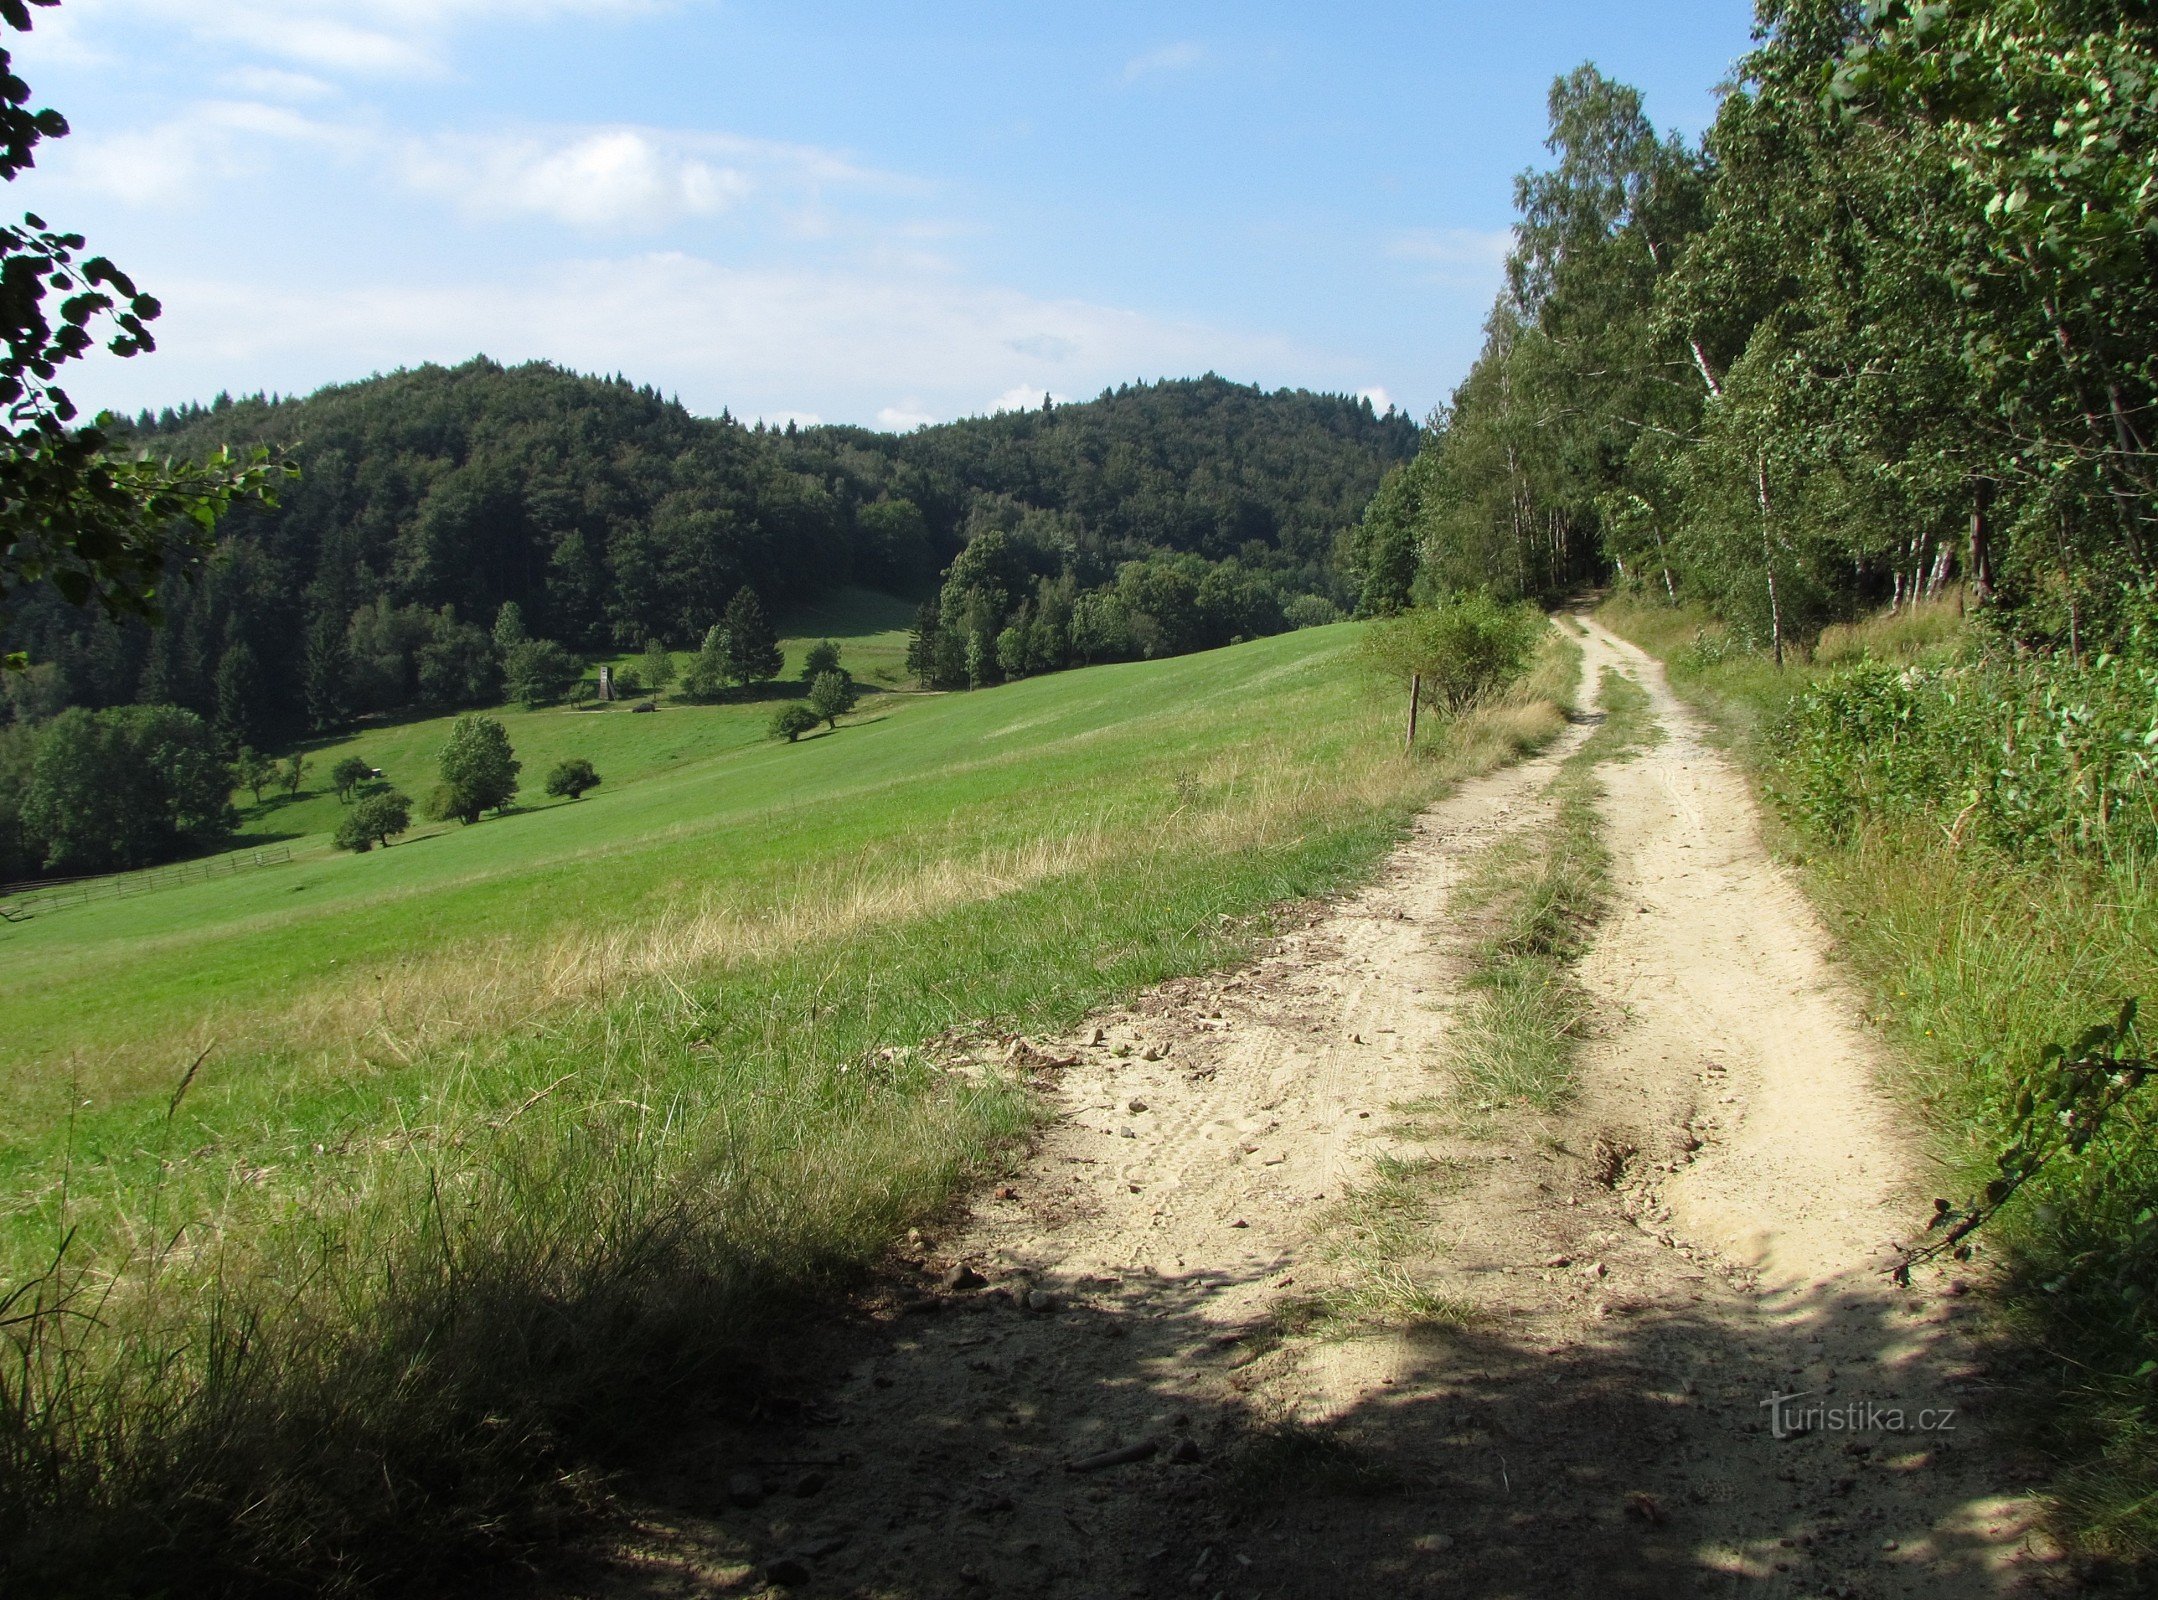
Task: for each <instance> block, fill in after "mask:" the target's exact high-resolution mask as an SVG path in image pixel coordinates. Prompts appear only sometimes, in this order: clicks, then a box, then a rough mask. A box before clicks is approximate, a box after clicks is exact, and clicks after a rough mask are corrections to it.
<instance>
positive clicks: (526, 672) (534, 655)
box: [502, 639, 584, 706]
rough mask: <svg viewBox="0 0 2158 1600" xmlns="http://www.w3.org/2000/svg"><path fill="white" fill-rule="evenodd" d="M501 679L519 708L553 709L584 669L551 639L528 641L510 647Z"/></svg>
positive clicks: (582, 673)
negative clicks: (542, 707) (547, 706)
mask: <svg viewBox="0 0 2158 1600" xmlns="http://www.w3.org/2000/svg"><path fill="white" fill-rule="evenodd" d="M502 676H503V686H504V687H505V688H506V689H507V690H508V691H509V695H510V698H511V699H513V700H515V701H516V702H517V703H518V704H519V705H522V706H542V705H552V704H553V703H554V702H555V701H557V700H560V699H561V698H562V697H563V696H564V695H566V694H568V693H569V692H570V690H571V689H572V688H574V687H575V686H576V683H577V680H578V679H579V678H581V677H583V676H584V665H583V663H581V662H580V661H578V659H577V658H576V657H575V656H573V655H571V654H570V653H569V652H568V651H567V650H565V649H563V648H562V647H561V646H560V645H558V644H556V643H555V642H554V641H553V640H552V639H527V640H525V641H524V642H523V643H522V644H517V645H512V646H511V647H510V652H509V655H508V656H507V657H506V658H505V660H504V662H503V672H502Z"/></svg>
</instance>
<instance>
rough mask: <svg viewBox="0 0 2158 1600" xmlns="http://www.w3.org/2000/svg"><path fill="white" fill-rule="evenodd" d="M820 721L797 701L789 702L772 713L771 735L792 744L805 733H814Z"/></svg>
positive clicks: (812, 712)
mask: <svg viewBox="0 0 2158 1600" xmlns="http://www.w3.org/2000/svg"><path fill="white" fill-rule="evenodd" d="M821 720H822V719H821V718H820V717H819V716H818V715H817V714H816V713H815V712H814V711H812V710H810V709H809V707H807V706H805V705H803V704H802V703H801V702H800V701H799V700H791V701H789V702H788V703H787V704H785V705H783V706H781V707H780V708H779V709H778V710H777V711H775V712H773V713H772V723H771V734H772V737H773V738H775V739H784V740H786V741H787V743H789V744H792V743H794V741H795V740H797V739H799V738H801V736H802V735H803V734H805V733H814V732H815V731H816V728H817V724H818V722H820V721H821Z"/></svg>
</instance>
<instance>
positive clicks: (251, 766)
mask: <svg viewBox="0 0 2158 1600" xmlns="http://www.w3.org/2000/svg"><path fill="white" fill-rule="evenodd" d="M277 773H278V768H277V761H276V759H275V758H274V757H271V756H266V755H264V754H263V753H262V752H261V751H260V750H256V749H254V748H252V747H251V746H248V745H244V744H243V745H241V746H240V749H239V752H238V754H236V755H235V756H233V758H232V779H233V782H235V783H236V784H238V785H239V786H240V787H241V788H243V789H245V790H247V791H248V792H249V793H251V794H252V795H254V797H255V804H256V805H258V806H259V805H261V804H262V791H263V790H265V789H267V788H268V787H269V786H270V785H271V784H273V783H275V782H276V781H277Z"/></svg>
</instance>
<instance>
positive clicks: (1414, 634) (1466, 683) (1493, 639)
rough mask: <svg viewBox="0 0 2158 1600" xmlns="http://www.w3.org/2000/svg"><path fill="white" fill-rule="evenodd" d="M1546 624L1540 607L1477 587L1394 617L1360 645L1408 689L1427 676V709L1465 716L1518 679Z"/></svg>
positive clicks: (1379, 668)
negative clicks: (1513, 601)
mask: <svg viewBox="0 0 2158 1600" xmlns="http://www.w3.org/2000/svg"><path fill="white" fill-rule="evenodd" d="M1545 627H1546V623H1545V621H1544V618H1543V613H1542V612H1540V611H1538V610H1537V609H1536V608H1535V607H1533V606H1529V605H1518V604H1517V605H1504V604H1501V603H1500V602H1498V601H1497V600H1494V599H1493V598H1492V597H1491V596H1490V595H1489V594H1488V593H1486V592H1484V591H1483V590H1477V591H1475V592H1473V593H1470V594H1465V595H1459V596H1456V597H1455V598H1453V599H1451V600H1447V601H1445V602H1444V603H1442V604H1438V605H1426V606H1418V607H1415V608H1414V609H1412V610H1410V611H1407V612H1404V613H1403V614H1401V615H1400V616H1398V617H1393V618H1390V619H1388V620H1387V621H1385V622H1382V623H1380V624H1378V625H1377V626H1375V627H1373V628H1372V629H1371V631H1370V632H1368V633H1367V634H1365V636H1364V639H1363V643H1362V645H1361V647H1360V648H1361V650H1362V652H1363V655H1364V659H1365V661H1366V662H1367V663H1368V664H1369V666H1370V667H1371V668H1372V669H1373V670H1375V671H1377V672H1379V673H1381V674H1382V675H1384V676H1385V677H1387V678H1389V679H1391V680H1394V681H1396V682H1398V683H1400V684H1402V685H1404V686H1406V685H1407V684H1408V682H1409V681H1410V679H1411V678H1412V677H1417V678H1421V679H1422V682H1423V690H1422V693H1423V696H1424V699H1425V701H1426V702H1427V703H1428V704H1431V705H1434V706H1437V707H1439V708H1440V709H1442V710H1445V711H1448V712H1460V711H1464V710H1466V709H1467V708H1468V707H1470V706H1472V705H1475V704H1476V703H1477V702H1479V701H1480V700H1483V699H1484V698H1486V697H1487V696H1489V695H1491V694H1492V693H1494V692H1496V691H1497V690H1500V689H1503V688H1505V687H1506V686H1507V685H1508V684H1510V683H1512V682H1514V681H1515V680H1516V679H1518V678H1519V677H1520V676H1521V675H1522V673H1523V672H1525V671H1526V670H1527V669H1528V664H1529V658H1530V656H1531V655H1532V654H1533V653H1534V652H1535V649H1536V641H1537V639H1538V637H1539V636H1540V635H1541V634H1542V633H1543V631H1544V629H1545Z"/></svg>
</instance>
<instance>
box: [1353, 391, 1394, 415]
mask: <svg viewBox="0 0 2158 1600" xmlns="http://www.w3.org/2000/svg"><path fill="white" fill-rule="evenodd" d="M1356 397H1357V398H1358V399H1359V400H1369V401H1370V402H1371V409H1372V410H1374V411H1376V412H1378V413H1379V414H1380V415H1381V416H1384V415H1385V414H1386V413H1387V412H1389V411H1391V410H1393V409H1394V397H1393V396H1392V395H1390V394H1388V393H1387V392H1386V391H1385V390H1384V389H1382V388H1380V387H1379V386H1378V385H1377V384H1373V385H1372V386H1371V387H1370V388H1368V389H1359V390H1357V391H1356Z"/></svg>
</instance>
